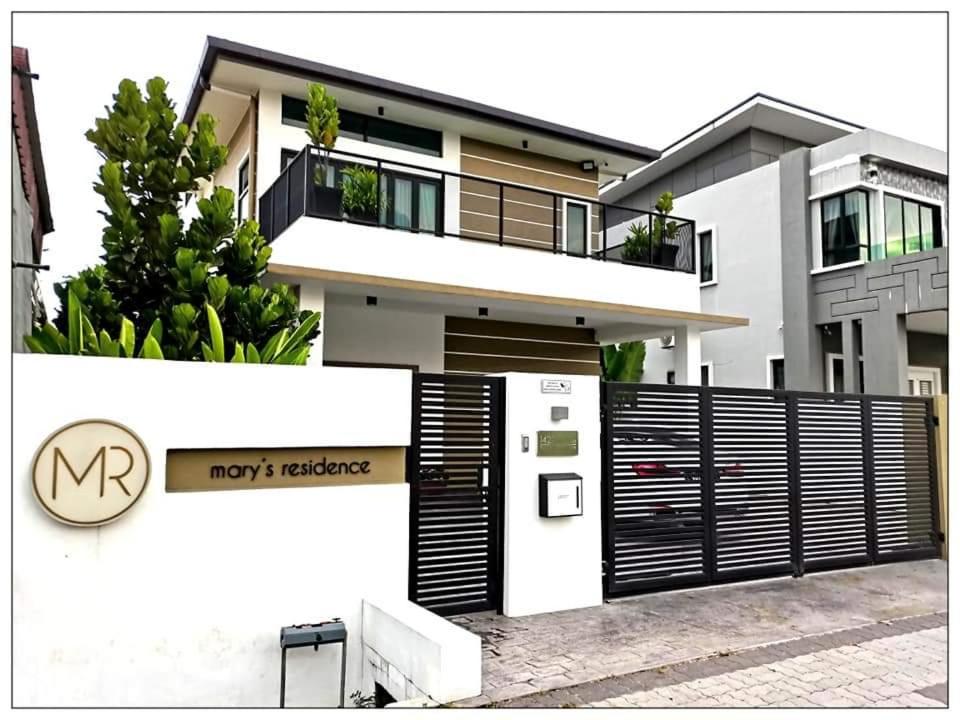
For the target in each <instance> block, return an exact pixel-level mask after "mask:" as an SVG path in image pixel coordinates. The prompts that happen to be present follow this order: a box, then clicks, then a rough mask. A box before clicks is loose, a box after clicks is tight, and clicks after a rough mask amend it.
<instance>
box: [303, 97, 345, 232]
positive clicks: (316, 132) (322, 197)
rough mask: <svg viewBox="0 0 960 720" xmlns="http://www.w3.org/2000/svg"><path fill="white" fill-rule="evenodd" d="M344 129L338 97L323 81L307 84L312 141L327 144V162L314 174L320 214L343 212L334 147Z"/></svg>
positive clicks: (320, 145)
mask: <svg viewBox="0 0 960 720" xmlns="http://www.w3.org/2000/svg"><path fill="white" fill-rule="evenodd" d="M339 133H340V111H339V110H338V108H337V100H336V98H335V97H333V95H331V94H329V93H328V92H327V89H326V88H325V87H324V86H323V85H321V84H320V83H310V84H309V85H308V86H307V136H308V137H309V138H310V144H311V145H314V146H315V147H322V148H323V162H322V163H321V164H320V165H318V166H317V168H316V170H315V171H314V175H313V184H314V192H313V202H312V209H313V210H314V211H315V212H317V213H318V214H319V215H323V216H326V217H337V215H338V214H339V212H340V204H341V192H340V188H339V187H337V186H336V182H334V181H333V177H332V175H333V172H334V170H333V168H332V167H330V151H331V150H332V149H333V146H334V145H335V144H336V142H337V136H338V135H339Z"/></svg>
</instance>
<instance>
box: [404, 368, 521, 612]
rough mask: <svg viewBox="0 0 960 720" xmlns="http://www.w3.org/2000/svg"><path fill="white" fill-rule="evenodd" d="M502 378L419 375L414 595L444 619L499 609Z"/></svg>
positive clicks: (413, 475)
mask: <svg viewBox="0 0 960 720" xmlns="http://www.w3.org/2000/svg"><path fill="white" fill-rule="evenodd" d="M503 394H504V379H503V378H496V377H482V376H476V377H475V376H466V375H463V376H460V375H426V374H416V375H414V379H413V414H412V436H411V444H410V453H409V455H408V467H407V480H408V482H409V483H410V587H409V597H410V600H412V601H413V602H415V603H418V604H419V605H422V606H423V607H426V608H428V609H430V610H433V611H434V612H436V613H439V614H441V615H452V614H456V613H463V612H474V611H478V610H499V609H500V604H501V579H502V575H503V573H502V555H503V553H502V548H503V537H502V532H503V530H502V526H503V523H502V516H503V493H502V488H503Z"/></svg>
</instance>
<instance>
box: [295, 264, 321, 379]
mask: <svg viewBox="0 0 960 720" xmlns="http://www.w3.org/2000/svg"><path fill="white" fill-rule="evenodd" d="M325 305H326V288H324V286H323V285H321V284H320V283H318V282H315V281H310V280H304V281H303V282H301V283H300V309H301V310H315V311H317V312H319V313H320V324H319V325H318V327H319V328H320V334H319V335H317V337H316V338H314V340H313V344H312V345H311V346H310V358H309V359H308V360H307V365H313V366H316V367H320V366H322V365H323V331H324V325H325V324H326V319H327V318H326V308H325Z"/></svg>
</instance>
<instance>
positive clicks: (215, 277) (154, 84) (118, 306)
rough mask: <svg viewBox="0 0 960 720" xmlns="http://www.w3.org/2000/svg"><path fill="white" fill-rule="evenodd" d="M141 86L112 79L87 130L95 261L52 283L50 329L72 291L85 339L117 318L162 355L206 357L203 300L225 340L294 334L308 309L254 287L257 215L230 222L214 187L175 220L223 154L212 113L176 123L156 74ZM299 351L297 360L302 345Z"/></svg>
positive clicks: (281, 292) (261, 248)
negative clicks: (92, 157) (95, 204)
mask: <svg viewBox="0 0 960 720" xmlns="http://www.w3.org/2000/svg"><path fill="white" fill-rule="evenodd" d="M146 91H147V92H146V97H144V95H143V94H142V93H141V91H140V88H139V87H138V86H137V84H136V83H134V82H133V81H132V80H123V81H121V82H120V86H119V90H118V92H117V93H116V94H115V95H114V96H113V105H112V107H107V108H106V111H107V113H106V117H104V118H97V120H96V122H95V127H94V128H93V129H91V130H88V131H87V133H86V137H87V139H88V140H89V141H90V142H91V143H92V144H93V145H94V146H95V147H96V148H97V152H98V153H99V154H100V156H101V157H102V158H103V161H104V162H103V165H102V166H101V167H100V171H99V178H98V181H97V182H95V183H94V189H95V190H96V192H97V193H98V194H99V195H101V196H102V197H103V199H104V202H105V203H106V207H107V209H106V210H105V211H101V214H102V215H103V216H104V218H105V219H106V227H105V228H104V231H103V240H102V245H103V251H104V252H103V255H102V256H101V258H102V260H103V263H102V264H100V265H97V266H94V267H92V268H88V269H86V270H83V271H82V272H80V273H79V274H77V275H76V276H74V277H70V278H67V279H66V280H65V281H64V282H62V283H58V284H57V285H56V286H55V291H56V293H57V295H58V296H59V298H60V300H61V312H60V315H59V316H58V317H57V319H56V321H55V326H56V329H57V330H59V332H60V333H68V329H69V328H68V325H69V312H67V307H68V302H67V301H68V300H69V295H70V294H71V293H72V294H73V295H74V296H75V297H76V299H77V300H78V301H79V304H80V306H81V307H82V314H83V316H84V317H85V318H86V319H87V320H88V321H89V325H90V328H91V330H92V331H93V334H94V336H96V337H99V333H100V331H101V330H104V331H106V332H107V333H110V332H115V331H116V330H117V328H119V327H120V325H121V322H122V321H123V320H124V319H126V320H127V321H128V322H130V323H132V325H133V331H134V335H135V336H137V337H147V336H148V335H149V336H152V337H155V338H157V339H158V341H159V342H160V344H161V346H162V354H163V357H164V358H167V359H175V360H200V359H204V351H203V345H204V344H206V345H207V346H208V347H211V348H212V347H213V345H214V341H213V339H212V330H213V328H212V327H211V316H210V313H209V312H208V311H207V310H206V308H208V307H209V308H211V309H212V310H213V311H214V316H215V317H217V319H218V323H220V324H221V328H220V332H221V333H222V343H223V344H225V347H226V348H236V347H237V346H239V347H240V348H241V350H242V349H243V348H245V347H249V346H253V347H254V348H259V347H265V346H266V344H267V343H268V342H269V341H271V340H272V339H273V338H274V337H275V336H277V334H278V333H281V332H282V331H286V334H287V335H288V336H292V335H293V334H294V333H296V332H297V330H298V328H300V327H301V325H302V324H303V323H305V322H306V321H307V320H308V318H311V317H312V316H313V313H310V312H308V311H304V312H300V313H298V311H297V299H296V297H295V296H294V294H293V292H292V291H291V290H290V288H289V287H287V286H286V285H282V284H279V285H274V286H273V287H271V288H265V287H263V286H262V285H261V284H260V281H261V279H262V277H263V274H264V273H265V272H266V268H267V262H268V260H269V258H270V253H271V250H270V247H269V246H268V245H267V242H266V240H265V239H264V238H263V236H262V235H261V234H260V229H259V225H258V224H257V222H256V221H254V220H246V221H244V222H243V223H241V224H240V225H239V226H238V225H237V224H236V220H235V218H234V194H233V192H232V191H231V190H229V189H227V188H223V187H215V188H213V190H212V191H211V193H210V194H209V196H208V197H205V198H203V199H200V200H199V201H197V216H196V217H195V218H194V219H193V220H192V221H191V222H190V223H189V225H185V224H184V221H183V220H182V219H181V217H180V213H181V211H182V210H183V209H184V208H185V207H186V205H187V204H188V203H189V202H190V201H191V200H192V199H193V198H194V197H195V196H196V194H197V193H198V192H199V189H200V186H201V182H207V183H209V182H211V181H212V178H213V174H214V173H215V172H216V171H217V170H218V169H220V168H221V167H223V165H224V163H225V162H226V158H227V148H226V147H225V146H223V145H220V144H218V143H217V139H216V135H215V133H214V130H215V126H216V121H215V120H214V119H213V117H212V116H210V115H207V114H202V115H200V116H198V117H197V121H196V127H195V129H194V131H193V132H192V133H191V132H190V129H189V128H188V127H187V125H186V124H184V123H178V122H177V116H176V113H175V112H174V109H173V108H174V106H173V103H172V102H171V100H170V98H169V97H168V96H167V82H166V81H165V80H164V79H163V78H159V77H156V78H153V79H152V80H150V81H148V82H147V86H146ZM156 323H159V325H157V324H156ZM41 330H42V329H41ZM318 332H319V331H318V330H317V324H316V321H313V322H312V323H311V324H310V325H309V326H308V327H307V332H305V333H302V334H301V337H299V340H302V341H303V342H305V344H306V345H307V347H308V348H309V341H310V340H312V339H313V338H314V337H316V335H317V334H318ZM35 335H36V333H35ZM161 338H162V340H161ZM111 347H112V346H111ZM234 352H236V351H234ZM297 357H298V359H299V358H301V357H302V359H303V360H304V361H305V359H306V355H305V353H302V352H300V351H299V350H298V354H297Z"/></svg>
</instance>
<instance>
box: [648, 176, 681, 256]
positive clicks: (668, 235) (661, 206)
mask: <svg viewBox="0 0 960 720" xmlns="http://www.w3.org/2000/svg"><path fill="white" fill-rule="evenodd" d="M655 207H656V209H657V212H658V213H660V215H659V217H655V218H654V219H653V236H654V239H655V241H656V243H655V250H654V264H655V265H660V266H662V267H666V268H671V269H673V268H674V267H675V266H676V264H677V253H678V252H679V251H680V247H679V246H678V245H676V244H674V243H673V242H663V240H664V239H666V240H676V238H677V223H676V221H675V220H667V217H666V216H668V215H669V214H670V213H671V212H673V193H672V192H665V193H663V194H662V195H661V196H660V197H659V198H657V204H656V206H655Z"/></svg>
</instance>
